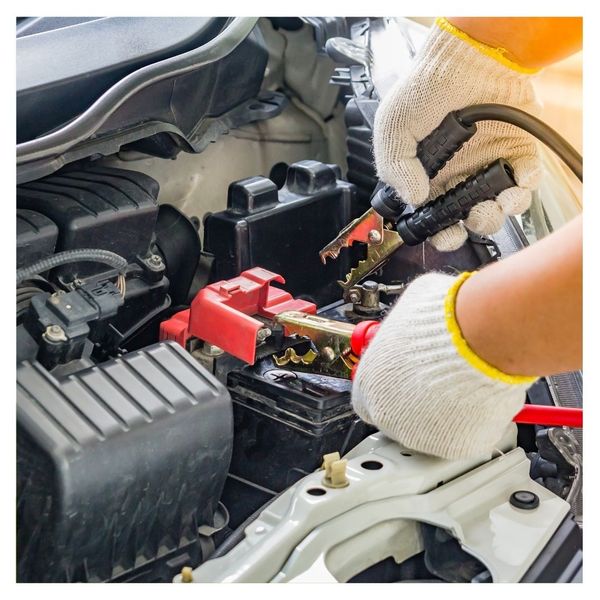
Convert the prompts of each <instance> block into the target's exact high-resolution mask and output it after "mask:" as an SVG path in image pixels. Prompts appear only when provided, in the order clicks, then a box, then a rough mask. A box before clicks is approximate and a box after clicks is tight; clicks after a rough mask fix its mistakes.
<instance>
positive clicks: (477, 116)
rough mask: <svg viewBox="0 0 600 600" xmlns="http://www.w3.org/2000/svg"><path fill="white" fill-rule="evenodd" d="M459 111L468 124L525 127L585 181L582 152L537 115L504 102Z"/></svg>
mask: <svg viewBox="0 0 600 600" xmlns="http://www.w3.org/2000/svg"><path fill="white" fill-rule="evenodd" d="M457 113H458V118H459V119H460V121H461V122H462V123H463V124H464V125H466V126H470V125H474V124H475V123H476V122H478V121H501V122H502V123H509V124H510V125H515V126H516V127H519V128H520V129H523V130H524V131H526V132H527V133H530V134H531V135H532V136H533V137H535V138H536V139H538V140H539V141H540V142H542V143H543V144H545V145H546V146H548V148H550V150H552V151H553V152H555V153H556V154H557V155H558V156H559V157H560V159H561V160H562V161H563V162H564V163H565V164H566V165H567V166H568V167H569V169H571V171H573V173H574V174H575V175H576V176H577V178H578V179H579V181H583V160H582V158H581V154H579V152H577V150H575V148H573V146H571V144H569V142H567V140H565V139H564V138H563V137H562V136H561V135H560V134H559V133H557V132H556V131H554V129H552V127H550V126H549V125H547V124H546V123H544V122H543V121H541V120H540V119H538V118H537V117H534V116H533V115H530V114H529V113H526V112H525V111H523V110H520V109H518V108H514V107H513V106H506V105H504V104H474V105H473V106H467V107H466V108H463V109H461V110H459V111H457Z"/></svg>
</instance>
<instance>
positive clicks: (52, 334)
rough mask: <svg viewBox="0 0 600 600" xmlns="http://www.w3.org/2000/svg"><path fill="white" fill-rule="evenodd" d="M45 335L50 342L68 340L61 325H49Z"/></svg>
mask: <svg viewBox="0 0 600 600" xmlns="http://www.w3.org/2000/svg"><path fill="white" fill-rule="evenodd" d="M44 337H45V338H46V339H47V340H48V341H49V342H66V341H67V336H66V335H65V332H64V330H63V328H62V327H61V326H60V325H48V327H46V331H45V332H44Z"/></svg>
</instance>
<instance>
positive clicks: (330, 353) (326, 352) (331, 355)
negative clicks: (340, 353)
mask: <svg viewBox="0 0 600 600" xmlns="http://www.w3.org/2000/svg"><path fill="white" fill-rule="evenodd" d="M321 356H322V357H323V358H324V359H325V360H326V361H327V362H333V361H334V360H335V350H334V349H333V348H332V347H331V346H325V348H323V349H322V350H321Z"/></svg>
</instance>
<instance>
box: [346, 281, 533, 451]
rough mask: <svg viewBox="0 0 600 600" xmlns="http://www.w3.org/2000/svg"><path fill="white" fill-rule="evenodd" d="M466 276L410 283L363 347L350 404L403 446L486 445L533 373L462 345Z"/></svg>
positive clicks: (491, 444)
mask: <svg viewBox="0 0 600 600" xmlns="http://www.w3.org/2000/svg"><path fill="white" fill-rule="evenodd" d="M468 276H469V274H468V273H463V274H462V275H460V276H459V277H453V276H450V275H444V274H441V273H429V274H427V275H423V276H421V277H419V278H418V279H416V280H415V281H414V282H413V283H411V284H410V285H409V286H408V287H407V289H406V291H405V292H404V294H403V295H402V296H401V297H400V299H399V300H398V302H397V303H396V305H395V306H394V308H393V309H392V310H391V311H390V313H389V314H388V316H387V317H386V318H385V319H384V321H383V322H382V324H381V327H380V328H379V330H378V332H377V333H376V335H375V337H374V338H373V340H372V341H371V342H370V344H369V345H368V347H367V349H366V351H365V352H364V353H363V354H362V356H361V358H360V362H359V364H358V368H357V370H356V374H355V377H354V383H353V387H352V404H353V406H354V409H355V411H356V413H357V414H358V415H359V416H360V417H361V418H362V419H363V420H364V421H366V422H367V423H371V424H372V425H374V426H375V427H377V428H379V429H380V430H381V431H382V432H383V433H385V434H386V435H387V436H389V437H391V438H393V439H395V440H397V441H399V442H400V443H401V444H402V445H403V446H406V447H407V448H410V449H412V450H415V451H417V452H423V453H425V454H433V455H435V456H441V457H443V458H448V459H458V458H466V457H472V456H479V455H481V454H484V453H487V452H491V451H492V450H493V449H494V448H495V447H496V444H497V443H498V441H499V440H500V439H501V438H502V436H503V434H504V433H505V431H506V428H507V427H508V425H509V424H510V422H511V421H512V418H513V417H514V416H515V415H516V414H517V413H518V412H519V410H520V409H521V408H522V406H523V403H524V401H525V391H526V390H527V388H528V387H529V386H530V385H531V384H532V383H533V382H534V381H535V380H536V377H522V376H514V375H507V374H505V373H502V372H501V371H499V370H498V369H496V368H495V367H493V366H492V365H490V364H488V363H486V362H485V361H484V360H482V359H481V358H479V357H478V356H477V355H476V354H475V353H474V352H473V351H472V350H471V349H470V348H469V346H468V345H467V343H466V341H465V340H464V339H463V337H462V334H461V332H460V328H459V326H458V323H457V321H456V318H455V316H454V305H455V298H456V294H457V293H458V289H459V288H460V285H461V284H462V283H463V281H465V279H466V278H467V277H468Z"/></svg>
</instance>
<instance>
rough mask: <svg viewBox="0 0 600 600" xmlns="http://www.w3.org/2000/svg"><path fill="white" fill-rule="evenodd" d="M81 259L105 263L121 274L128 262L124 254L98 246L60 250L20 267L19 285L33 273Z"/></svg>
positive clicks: (18, 273)
mask: <svg viewBox="0 0 600 600" xmlns="http://www.w3.org/2000/svg"><path fill="white" fill-rule="evenodd" d="M80 261H89V262H100V263H104V264H107V265H109V266H111V267H113V268H114V269H117V270H118V271H119V273H120V274H121V273H124V272H125V269H126V268H127V264H128V263H127V261H126V260H125V259H124V258H123V257H122V256H119V255H118V254H115V253H114V252H110V251H109V250H100V249H98V248H81V249H79V250H66V251H65V252H59V253H58V254H54V255H53V256H49V257H47V258H42V259H41V260H38V261H37V262H35V263H33V264H32V265H29V266H28V267H23V268H22V269H18V270H17V285H19V283H21V282H22V281H24V280H25V279H29V278H30V277H33V275H38V274H39V273H43V272H44V271H49V270H50V269H54V268H55V267H59V266H61V265H66V264H69V263H74V262H80Z"/></svg>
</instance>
